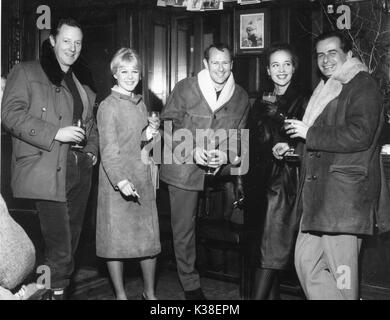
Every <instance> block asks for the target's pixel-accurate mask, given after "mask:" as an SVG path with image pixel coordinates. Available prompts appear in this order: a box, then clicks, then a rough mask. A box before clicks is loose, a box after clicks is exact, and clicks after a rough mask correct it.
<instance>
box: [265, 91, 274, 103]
mask: <svg viewBox="0 0 390 320" xmlns="http://www.w3.org/2000/svg"><path fill="white" fill-rule="evenodd" d="M262 99H263V101H265V102H268V103H275V102H276V94H275V93H274V92H273V91H265V92H264V93H263V97H262Z"/></svg>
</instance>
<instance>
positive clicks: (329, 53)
mask: <svg viewBox="0 0 390 320" xmlns="http://www.w3.org/2000/svg"><path fill="white" fill-rule="evenodd" d="M316 50H317V64H318V68H319V69H320V71H321V73H322V74H323V75H324V76H325V77H327V78H330V77H331V76H332V75H333V74H334V73H336V72H337V71H339V70H340V69H341V67H342V65H343V64H344V63H345V61H347V60H348V59H350V58H351V57H352V52H351V51H348V52H344V51H343V49H341V41H340V39H339V38H338V37H330V38H327V39H324V40H322V41H319V42H318V43H317V46H316Z"/></svg>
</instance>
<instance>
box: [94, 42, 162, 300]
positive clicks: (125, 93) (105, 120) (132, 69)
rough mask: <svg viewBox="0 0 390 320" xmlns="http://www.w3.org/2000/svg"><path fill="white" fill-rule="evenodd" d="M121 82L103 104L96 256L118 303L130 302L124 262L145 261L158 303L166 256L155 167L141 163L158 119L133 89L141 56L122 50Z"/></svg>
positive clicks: (147, 285) (115, 62)
mask: <svg viewBox="0 0 390 320" xmlns="http://www.w3.org/2000/svg"><path fill="white" fill-rule="evenodd" d="M111 71H112V74H113V76H114V78H115V79H116V80H117V83H118V84H117V85H115V86H114V87H113V88H112V92H111V94H110V95H109V96H108V97H107V98H106V99H105V100H104V101H103V102H102V103H101V104H100V106H99V110H98V114H97V119H98V129H99V133H100V153H101V165H100V175H99V197H98V209H97V232H96V247H97V255H98V256H99V257H103V258H106V259H108V260H107V266H108V270H109V273H110V276H111V280H112V282H113V285H114V289H115V294H116V298H117V299H118V300H126V299H127V296H126V292H125V288H124V282H123V259H127V258H140V259H141V260H140V264H141V269H142V273H143V278H144V292H143V293H142V298H143V299H156V296H155V291H154V278H155V268H156V255H157V254H158V253H159V252H160V251H161V247H160V239H159V226H158V218H157V208H156V199H155V190H154V186H153V183H152V176H151V167H150V166H149V164H148V163H146V162H145V160H142V158H141V142H142V140H150V139H151V138H152V137H153V136H154V135H156V134H158V127H159V123H158V120H157V122H156V121H153V120H149V124H148V118H147V110H146V106H145V104H144V102H143V101H142V97H141V96H139V95H137V94H135V93H134V90H135V88H136V86H137V85H138V82H139V80H140V78H141V61H140V59H139V56H138V54H137V53H136V52H135V51H134V50H132V49H128V48H122V49H120V50H119V51H118V52H117V53H116V54H115V55H114V57H113V59H112V61H111Z"/></svg>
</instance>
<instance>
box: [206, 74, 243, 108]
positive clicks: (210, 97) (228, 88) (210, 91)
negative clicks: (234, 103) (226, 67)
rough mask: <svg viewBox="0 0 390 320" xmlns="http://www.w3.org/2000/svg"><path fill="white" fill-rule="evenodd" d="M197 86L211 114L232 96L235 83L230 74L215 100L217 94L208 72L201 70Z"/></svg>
mask: <svg viewBox="0 0 390 320" xmlns="http://www.w3.org/2000/svg"><path fill="white" fill-rule="evenodd" d="M198 84H199V88H200V91H201V92H202V94H203V96H204V98H205V99H206V101H207V103H208V105H209V106H210V108H211V110H212V111H213V112H215V111H217V110H218V109H219V108H221V107H222V106H223V105H224V104H225V103H226V102H228V101H229V100H230V98H231V97H232V96H233V93H234V89H235V87H236V83H235V82H234V77H233V73H230V76H229V78H228V79H227V81H226V83H225V85H224V87H223V89H222V91H221V93H220V95H219V98H218V100H217V93H216V92H215V88H214V85H213V80H211V77H210V73H209V70H207V69H203V70H202V71H200V72H199V73H198Z"/></svg>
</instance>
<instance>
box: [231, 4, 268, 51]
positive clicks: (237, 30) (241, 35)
mask: <svg viewBox="0 0 390 320" xmlns="http://www.w3.org/2000/svg"><path fill="white" fill-rule="evenodd" d="M269 19H270V17H269V10H268V9H249V10H235V11H234V54H235V55H251V54H260V53H262V52H264V50H265V49H266V48H267V47H268V46H269V43H270V29H269Z"/></svg>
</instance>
